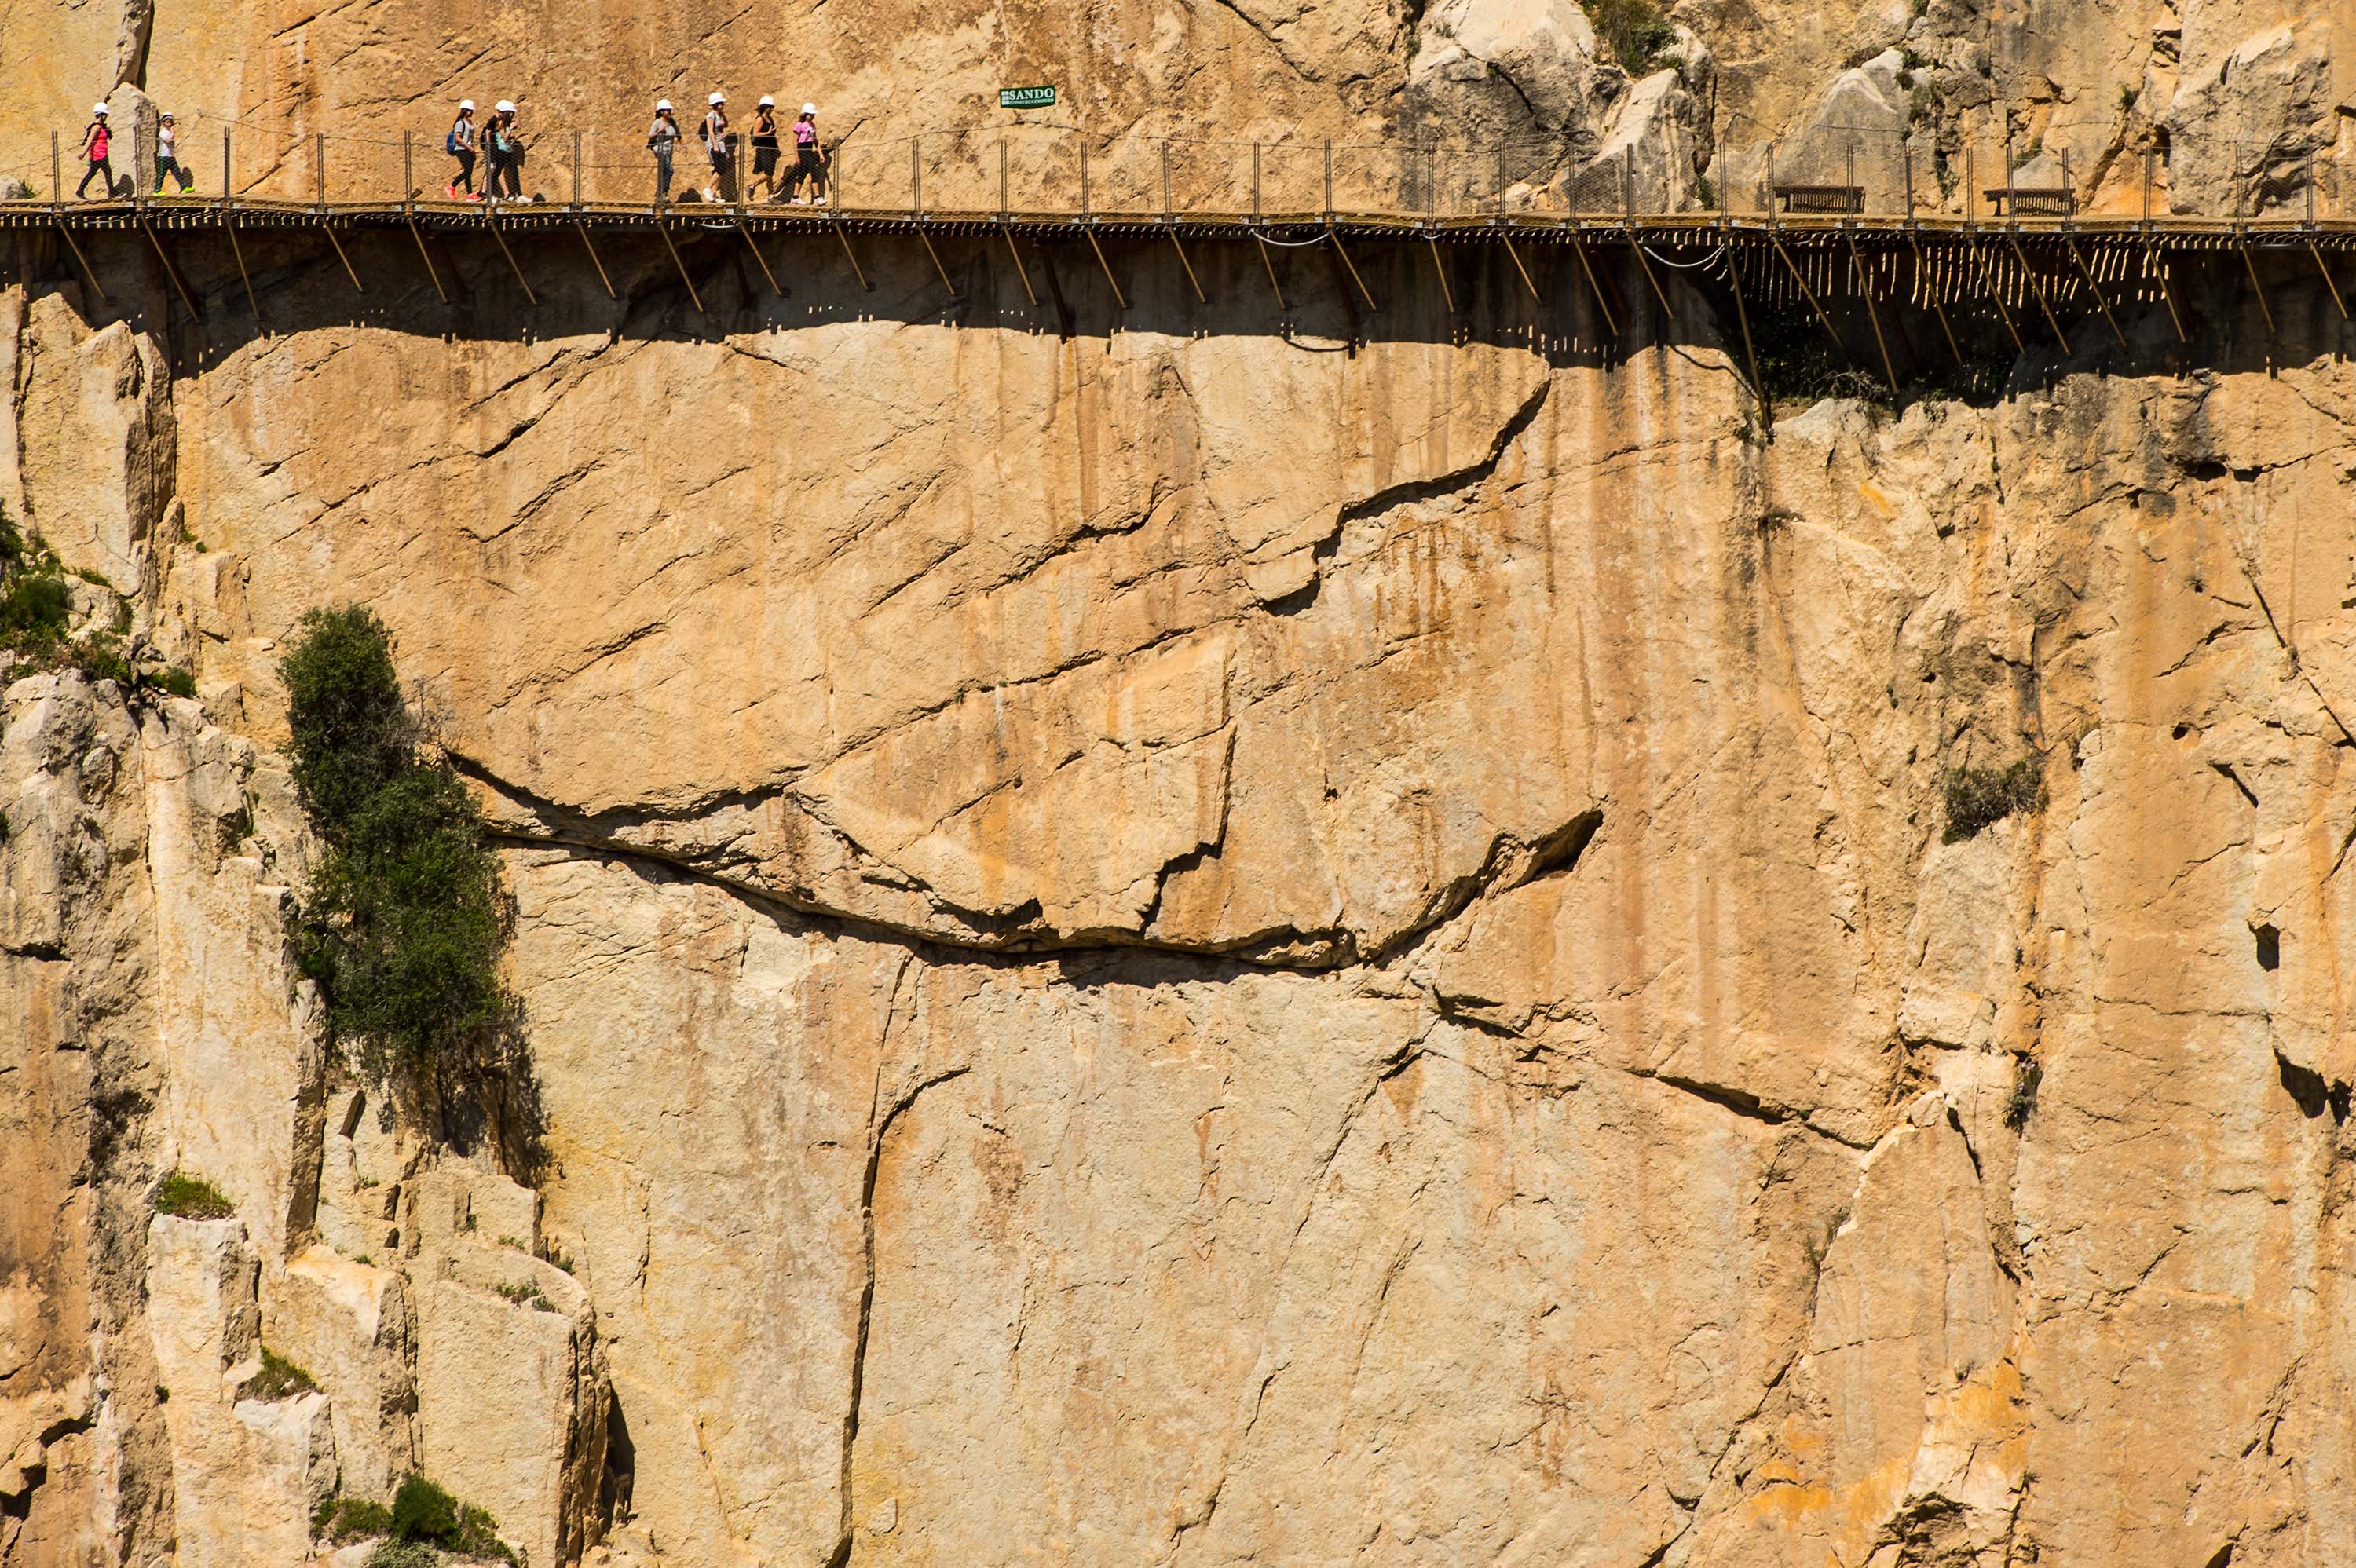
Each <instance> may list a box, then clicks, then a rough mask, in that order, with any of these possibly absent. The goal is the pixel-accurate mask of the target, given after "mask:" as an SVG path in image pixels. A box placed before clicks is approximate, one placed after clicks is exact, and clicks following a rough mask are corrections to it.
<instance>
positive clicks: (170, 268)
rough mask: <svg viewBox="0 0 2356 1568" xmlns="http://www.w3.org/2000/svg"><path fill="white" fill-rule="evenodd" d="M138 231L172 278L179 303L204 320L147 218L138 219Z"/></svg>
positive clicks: (135, 187) (177, 269)
mask: <svg viewBox="0 0 2356 1568" xmlns="http://www.w3.org/2000/svg"><path fill="white" fill-rule="evenodd" d="M132 188H133V189H134V190H136V189H137V188H138V187H137V185H136V183H135V182H134V185H133V187H132ZM139 231H140V232H141V233H142V234H145V235H146V236H147V243H148V244H150V245H153V246H154V247H155V260H157V261H161V262H163V263H164V275H165V276H166V277H167V278H169V279H171V280H172V290H173V292H174V293H177V294H178V295H179V296H180V303H181V304H184V305H187V307H188V314H189V315H192V316H194V317H195V318H196V319H197V320H198V321H202V320H204V319H205V313H204V312H203V311H201V310H198V308H197V302H196V299H195V297H194V296H193V295H191V294H190V293H188V285H187V282H186V281H185V280H183V279H182V278H181V276H180V269H179V268H177V267H176V266H174V265H172V258H171V257H169V256H168V255H166V254H165V252H164V242H163V241H162V240H158V239H156V238H155V230H154V229H150V228H148V227H147V220H146V219H145V218H142V219H139Z"/></svg>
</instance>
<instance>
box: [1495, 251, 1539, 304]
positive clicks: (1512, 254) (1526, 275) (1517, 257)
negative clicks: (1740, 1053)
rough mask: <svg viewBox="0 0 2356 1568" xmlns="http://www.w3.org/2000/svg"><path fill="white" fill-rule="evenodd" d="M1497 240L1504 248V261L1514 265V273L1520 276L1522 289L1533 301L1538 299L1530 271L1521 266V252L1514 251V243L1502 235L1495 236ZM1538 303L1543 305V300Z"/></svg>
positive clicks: (1536, 288) (1536, 287)
mask: <svg viewBox="0 0 2356 1568" xmlns="http://www.w3.org/2000/svg"><path fill="white" fill-rule="evenodd" d="M1497 240H1498V242H1499V243H1500V244H1502V245H1504V246H1505V256H1506V259H1507V260H1509V261H1512V262H1513V263H1514V271H1515V272H1518V273H1520V274H1521V279H1522V287H1524V288H1526V289H1527V290H1529V291H1530V298H1532V299H1534V300H1537V299H1540V296H1539V294H1538V286H1537V284H1536V283H1532V282H1530V270H1529V269H1528V268H1527V267H1525V266H1523V265H1522V256H1521V252H1520V251H1516V250H1515V249H1514V242H1513V241H1512V240H1508V239H1506V238H1505V236H1504V235H1502V234H1500V235H1499V236H1497ZM1540 303H1541V304H1543V303H1544V302H1543V300H1540Z"/></svg>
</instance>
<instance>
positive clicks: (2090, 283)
mask: <svg viewBox="0 0 2356 1568" xmlns="http://www.w3.org/2000/svg"><path fill="white" fill-rule="evenodd" d="M2062 243H2063V244H2065V245H2067V246H2069V247H2070V260H2071V261H2074V262H2076V263H2077V266H2078V275H2079V276H2080V277H2082V278H2083V279H2085V280H2086V286H2087V287H2088V288H2090V289H2092V290H2094V303H2095V304H2097V305H2100V306H2101V307H2102V311H2103V319H2104V321H2107V322H2109V323H2110V324H2111V336H2113V337H2115V338H2117V339H2118V340H2119V347H2122V348H2125V347H2126V346H2127V335H2126V333H2124V332H2121V331H2120V330H2119V318H2118V317H2116V316H2115V315H2112V314H2111V302H2110V301H2109V300H2107V299H2105V298H2104V297H2103V285H2102V284H2101V283H2097V282H2096V281H2095V279H2094V269H2092V268H2091V267H2089V266H2087V265H2086V259H2085V258H2084V257H2083V256H2081V255H2080V254H2079V253H2078V241H2077V240H2074V239H2072V238H2071V237H2070V236H2068V235H2067V234H2065V235H2063V236H2062Z"/></svg>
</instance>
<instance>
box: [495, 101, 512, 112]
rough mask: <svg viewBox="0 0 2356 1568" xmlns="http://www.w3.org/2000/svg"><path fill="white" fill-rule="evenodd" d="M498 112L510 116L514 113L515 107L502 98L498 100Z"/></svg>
mask: <svg viewBox="0 0 2356 1568" xmlns="http://www.w3.org/2000/svg"><path fill="white" fill-rule="evenodd" d="M498 112H499V113H501V114H512V113H514V112H515V105H514V104H512V103H509V101H507V100H506V99H504V98H502V99H500V100H499V102H498Z"/></svg>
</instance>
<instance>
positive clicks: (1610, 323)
mask: <svg viewBox="0 0 2356 1568" xmlns="http://www.w3.org/2000/svg"><path fill="white" fill-rule="evenodd" d="M1571 223H1572V227H1573V228H1574V229H1576V228H1577V226H1578V220H1577V219H1572V220H1571ZM1570 253H1571V254H1572V255H1574V256H1576V257H1578V258H1579V270H1580V272H1582V273H1584V274H1585V275H1586V278H1587V287H1588V291H1589V292H1590V293H1592V294H1594V296H1595V308H1596V309H1598V310H1600V311H1601V312H1602V313H1603V325H1605V326H1606V327H1607V328H1609V329H1610V330H1611V333H1612V336H1614V337H1617V336H1620V324H1619V322H1617V321H1615V320H1613V319H1612V301H1611V299H1610V297H1609V296H1608V295H1606V294H1605V293H1604V292H1603V280H1602V279H1601V278H1599V277H1597V276H1596V275H1595V263H1594V262H1592V261H1589V260H1588V259H1587V247H1586V246H1584V245H1582V244H1580V242H1579V241H1578V240H1575V239H1574V240H1571V242H1570Z"/></svg>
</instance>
